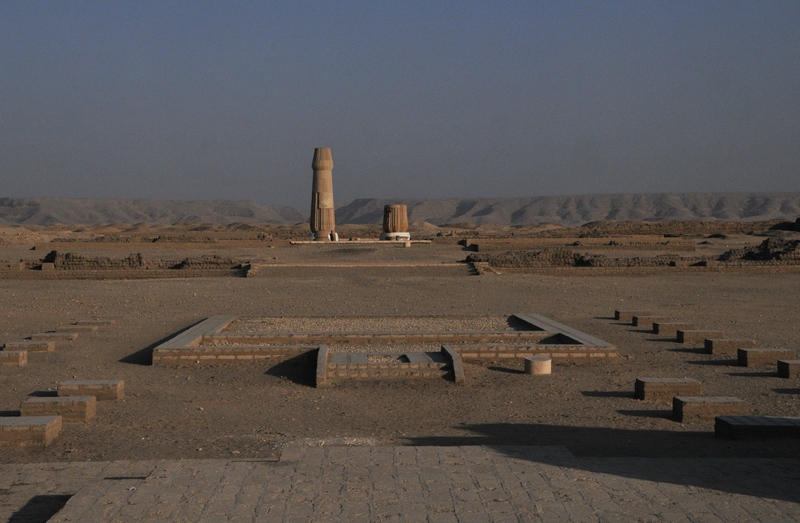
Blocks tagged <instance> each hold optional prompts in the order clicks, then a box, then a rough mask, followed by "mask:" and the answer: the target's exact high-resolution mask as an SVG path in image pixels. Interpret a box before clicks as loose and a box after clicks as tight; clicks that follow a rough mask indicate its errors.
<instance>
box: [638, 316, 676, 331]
mask: <svg viewBox="0 0 800 523" xmlns="http://www.w3.org/2000/svg"><path fill="white" fill-rule="evenodd" d="M671 321H672V318H670V317H668V316H634V317H633V319H632V320H631V324H632V325H633V326H634V327H648V328H650V329H652V328H653V323H655V322H661V323H668V322H671Z"/></svg>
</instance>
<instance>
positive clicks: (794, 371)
mask: <svg viewBox="0 0 800 523" xmlns="http://www.w3.org/2000/svg"><path fill="white" fill-rule="evenodd" d="M778 376H780V377H781V378H798V377H800V360H778Z"/></svg>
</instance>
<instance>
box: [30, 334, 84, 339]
mask: <svg viewBox="0 0 800 523" xmlns="http://www.w3.org/2000/svg"><path fill="white" fill-rule="evenodd" d="M29 338H30V339H32V340H34V341H53V340H59V341H72V340H77V339H78V333H77V332H39V333H37V334H31V335H30V336H29Z"/></svg>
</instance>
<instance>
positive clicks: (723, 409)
mask: <svg viewBox="0 0 800 523" xmlns="http://www.w3.org/2000/svg"><path fill="white" fill-rule="evenodd" d="M749 413H750V406H749V405H748V403H747V402H746V401H744V400H741V399H739V398H732V397H724V396H717V397H714V396H675V397H674V398H672V417H673V418H674V419H675V421H678V422H680V423H701V422H712V421H714V418H716V417H717V416H746V415H747V414H749Z"/></svg>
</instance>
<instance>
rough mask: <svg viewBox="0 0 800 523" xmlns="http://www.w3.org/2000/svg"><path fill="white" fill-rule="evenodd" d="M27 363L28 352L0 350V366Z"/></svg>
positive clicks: (20, 365)
mask: <svg viewBox="0 0 800 523" xmlns="http://www.w3.org/2000/svg"><path fill="white" fill-rule="evenodd" d="M27 364H28V352H27V351H24V350H4V351H0V366H9V367H22V366H23V365H27Z"/></svg>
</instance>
